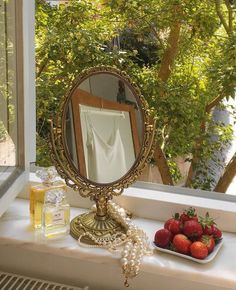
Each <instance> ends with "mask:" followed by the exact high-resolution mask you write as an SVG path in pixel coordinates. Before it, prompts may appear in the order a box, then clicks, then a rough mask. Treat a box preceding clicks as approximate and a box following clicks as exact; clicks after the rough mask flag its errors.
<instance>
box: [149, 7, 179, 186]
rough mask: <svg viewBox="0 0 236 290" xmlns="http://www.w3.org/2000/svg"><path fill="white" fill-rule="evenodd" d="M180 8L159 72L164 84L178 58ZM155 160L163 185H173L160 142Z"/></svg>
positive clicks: (172, 26) (175, 15)
mask: <svg viewBox="0 0 236 290" xmlns="http://www.w3.org/2000/svg"><path fill="white" fill-rule="evenodd" d="M179 13H180V7H179V6H178V5H177V6H176V5H175V6H174V7H173V19H174V21H173V23H172V25H171V29H170V33H169V37H168V39H167V47H166V49H165V51H164V54H163V57H162V61H161V66H160V70H159V72H158V77H159V78H160V79H161V80H162V82H166V81H167V80H168V78H169V76H170V74H171V68H172V66H173V64H174V60H175V58H176V55H177V52H178V47H179V45H178V44H179V38H180V28H181V22H180V19H179V18H180V17H179ZM154 159H155V160H156V162H157V166H158V169H159V171H160V175H161V178H162V182H163V184H167V185H173V184H174V183H173V180H172V177H171V174H170V170H169V166H168V163H167V160H166V157H165V154H164V152H163V151H162V149H161V147H160V145H159V144H158V142H157V143H156V149H155V152H154Z"/></svg>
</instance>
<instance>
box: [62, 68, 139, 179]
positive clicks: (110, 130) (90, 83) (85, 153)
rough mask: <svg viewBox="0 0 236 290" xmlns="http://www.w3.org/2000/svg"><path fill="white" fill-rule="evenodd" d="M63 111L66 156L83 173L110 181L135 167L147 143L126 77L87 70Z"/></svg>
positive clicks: (134, 99) (84, 175)
mask: <svg viewBox="0 0 236 290" xmlns="http://www.w3.org/2000/svg"><path fill="white" fill-rule="evenodd" d="M64 112H65V118H64V119H65V124H64V126H65V134H64V136H65V144H66V148H67V151H68V152H67V155H68V156H69V158H70V161H71V162H72V163H73V165H74V167H75V168H76V170H78V172H79V174H80V175H81V176H82V177H84V178H87V179H88V180H90V181H92V182H95V183H112V182H114V181H116V180H118V179H120V178H121V177H122V176H124V175H125V174H126V173H127V172H128V171H129V170H130V169H131V167H132V166H133V164H134V163H135V160H136V159H137V158H138V155H139V153H140V148H141V146H142V142H143V117H142V116H143V115H142V111H141V108H140V106H139V99H138V98H137V97H136V96H135V93H134V90H133V89H132V87H131V86H130V85H129V84H128V83H127V82H126V80H125V79H123V78H122V77H120V76H118V75H116V74H113V73H110V72H98V73H93V74H90V75H88V76H87V77H85V78H83V80H82V81H80V82H78V83H77V85H76V86H75V87H74V88H73V89H72V91H71V93H70V95H69V98H68V102H67V106H66V109H65V111H64Z"/></svg>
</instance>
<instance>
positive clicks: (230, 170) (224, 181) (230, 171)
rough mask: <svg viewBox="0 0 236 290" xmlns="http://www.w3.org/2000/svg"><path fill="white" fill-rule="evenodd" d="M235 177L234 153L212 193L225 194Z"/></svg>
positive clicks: (235, 162)
mask: <svg viewBox="0 0 236 290" xmlns="http://www.w3.org/2000/svg"><path fill="white" fill-rule="evenodd" d="M235 175H236V153H235V154H234V156H233V157H232V158H231V160H230V162H229V163H228V165H227V166H226V168H225V171H224V174H223V175H222V176H221V178H220V179H219V181H218V183H217V185H216V187H215V189H214V191H217V192H226V190H227V189H228V187H229V185H230V183H231V182H232V181H233V179H234V177H235Z"/></svg>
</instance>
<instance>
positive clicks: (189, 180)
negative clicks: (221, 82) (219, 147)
mask: <svg viewBox="0 0 236 290" xmlns="http://www.w3.org/2000/svg"><path fill="white" fill-rule="evenodd" d="M224 97H225V96H224V92H223V91H222V92H221V94H220V95H219V96H218V97H216V98H215V99H213V100H212V101H211V102H210V103H209V104H207V105H206V108H205V113H206V114H209V113H210V111H211V110H212V109H213V108H214V107H215V106H217V105H218V104H219V103H220V101H221V100H223V99H224ZM200 129H201V132H202V133H204V132H205V129H206V123H205V121H202V122H201V125H200ZM201 146H202V139H201V138H197V139H196V140H195V152H197V151H199V150H200V148H201ZM197 161H198V157H197V154H196V153H195V154H194V156H193V159H192V162H191V165H190V167H189V171H188V176H187V179H186V182H185V186H186V187H189V186H190V185H191V183H192V180H193V173H194V172H193V167H194V165H195V164H196V163H197Z"/></svg>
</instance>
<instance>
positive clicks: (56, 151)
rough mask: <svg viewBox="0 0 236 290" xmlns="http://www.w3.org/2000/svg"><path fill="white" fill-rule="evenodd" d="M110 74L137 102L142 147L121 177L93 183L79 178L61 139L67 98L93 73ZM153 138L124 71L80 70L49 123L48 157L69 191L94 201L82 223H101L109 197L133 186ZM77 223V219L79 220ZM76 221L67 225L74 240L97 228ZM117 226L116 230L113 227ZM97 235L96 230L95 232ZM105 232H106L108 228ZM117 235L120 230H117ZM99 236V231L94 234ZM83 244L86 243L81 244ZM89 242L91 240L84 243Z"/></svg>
mask: <svg viewBox="0 0 236 290" xmlns="http://www.w3.org/2000/svg"><path fill="white" fill-rule="evenodd" d="M101 73H106V74H111V75H113V76H116V77H117V78H119V79H121V80H122V81H123V82H124V83H125V84H126V85H127V86H128V87H129V89H130V90H131V92H132V93H133V95H134V96H135V99H136V101H137V104H138V107H139V110H140V112H141V116H142V122H143V137H142V144H140V145H141V146H140V151H139V153H138V156H137V157H136V160H135V161H134V164H133V165H132V167H131V168H130V169H129V170H128V172H127V173H126V174H125V175H124V176H122V177H121V178H119V179H117V180H114V181H113V182H110V183H97V182H94V181H91V180H89V179H87V178H86V177H84V176H82V175H81V174H80V173H79V171H78V169H77V168H76V166H75V165H74V164H73V162H72V159H71V157H70V156H69V151H68V148H67V142H66V136H65V116H66V112H67V109H68V104H69V102H70V99H71V96H72V94H73V92H74V90H75V89H76V88H77V87H78V86H79V84H81V83H82V82H83V81H84V80H85V79H86V78H88V77H89V76H92V75H95V74H101ZM154 137H155V120H154V119H153V118H152V116H151V112H150V110H149V109H148V105H147V102H146V100H145V99H144V97H143V96H142V94H141V91H140V89H139V88H138V86H137V85H136V84H135V83H134V82H133V81H132V80H131V78H130V77H129V76H128V75H127V74H126V73H125V72H124V71H121V70H119V69H117V68H115V67H110V66H98V67H93V68H89V69H86V70H84V71H83V72H82V73H81V74H79V76H78V77H77V78H76V80H75V81H74V82H73V85H72V87H71V89H70V90H69V92H68V93H67V94H66V96H65V97H64V98H63V99H62V101H61V103H60V106H59V110H58V112H57V114H56V121H55V122H54V123H53V122H52V121H51V134H50V139H51V142H50V145H51V158H52V161H53V163H54V165H55V167H56V169H57V171H58V173H59V175H60V176H61V177H62V178H63V179H64V180H65V182H66V184H67V185H68V186H69V187H71V188H73V189H74V190H75V191H79V194H80V195H81V196H82V197H89V198H90V199H92V200H94V201H95V203H96V206H97V212H96V213H95V215H96V218H95V216H94V214H92V213H89V214H90V217H89V218H88V216H86V218H84V219H86V220H89V221H86V222H85V223H90V221H91V219H94V218H95V220H98V221H99V222H101V220H103V221H104V222H105V220H106V217H107V202H108V200H110V199H112V197H113V196H118V195H120V194H121V193H122V192H123V190H124V188H127V187H128V186H129V185H130V184H132V183H134V182H135V181H136V180H137V178H138V177H139V176H140V175H141V173H142V171H143V169H144V168H145V165H146V164H147V163H148V162H150V160H151V157H152V155H153V152H154ZM79 220H80V222H81V219H80V218H79ZM77 224H78V218H77V219H74V220H72V222H71V235H72V236H73V237H74V238H76V239H78V237H79V236H80V235H81V233H83V232H85V230H87V231H93V232H94V228H96V227H98V225H95V226H94V228H93V229H88V228H87V227H86V224H85V225H84V227H85V228H84V229H82V230H81V229H78V226H77ZM116 227H117V230H116V229H115V230H114V228H116ZM118 228H119V230H120V227H119V226H117V225H114V226H113V229H112V230H111V232H114V231H118ZM97 230H98V232H99V228H98V229H97ZM108 231H109V229H108ZM121 232H123V230H122V229H121ZM98 235H99V236H100V235H101V232H99V233H98ZM85 242H86V241H85ZM88 243H91V240H90V241H88Z"/></svg>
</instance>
